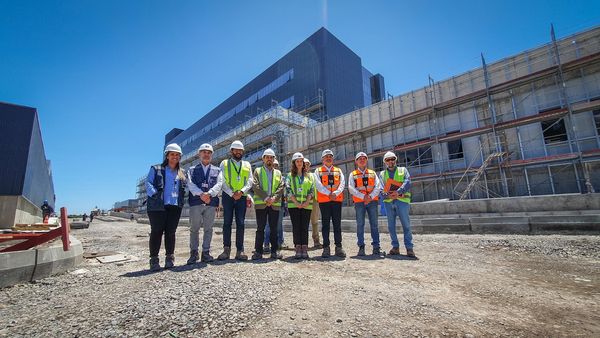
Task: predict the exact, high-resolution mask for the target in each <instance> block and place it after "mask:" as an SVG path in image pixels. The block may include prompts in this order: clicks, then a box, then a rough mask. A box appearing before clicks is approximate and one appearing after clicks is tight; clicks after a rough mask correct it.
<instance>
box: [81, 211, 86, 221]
mask: <svg viewBox="0 0 600 338" xmlns="http://www.w3.org/2000/svg"><path fill="white" fill-rule="evenodd" d="M81 218H82V219H83V221H84V222H85V221H86V220H87V214H86V213H83V216H81Z"/></svg>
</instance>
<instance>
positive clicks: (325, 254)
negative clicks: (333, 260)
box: [321, 246, 331, 258]
mask: <svg viewBox="0 0 600 338" xmlns="http://www.w3.org/2000/svg"><path fill="white" fill-rule="evenodd" d="M329 256H331V248H329V247H328V246H324V247H323V253H322V254H321V257H323V258H328V257H329Z"/></svg>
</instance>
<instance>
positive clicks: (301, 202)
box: [286, 153, 315, 259]
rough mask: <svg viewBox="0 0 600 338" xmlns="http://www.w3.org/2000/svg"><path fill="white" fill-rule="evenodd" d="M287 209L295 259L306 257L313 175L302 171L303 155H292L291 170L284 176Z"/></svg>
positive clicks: (313, 185) (313, 186)
mask: <svg viewBox="0 0 600 338" xmlns="http://www.w3.org/2000/svg"><path fill="white" fill-rule="evenodd" d="M286 189H287V196H288V209H289V213H290V219H291V221H292V230H293V235H294V247H295V249H296V255H295V256H294V257H295V258H297V259H300V258H308V223H309V222H310V213H311V211H312V199H313V197H314V196H313V194H314V189H315V182H314V179H313V175H310V174H307V173H305V172H304V156H303V155H302V154H301V153H295V154H294V155H293V156H292V170H291V172H290V174H289V175H287V178H286Z"/></svg>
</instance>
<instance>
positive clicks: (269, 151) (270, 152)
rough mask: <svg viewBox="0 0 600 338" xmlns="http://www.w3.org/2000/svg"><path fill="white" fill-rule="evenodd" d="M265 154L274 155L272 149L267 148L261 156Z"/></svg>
mask: <svg viewBox="0 0 600 338" xmlns="http://www.w3.org/2000/svg"><path fill="white" fill-rule="evenodd" d="M265 156H273V157H275V152H274V151H273V149H271V148H269V149H267V150H265V151H264V152H263V154H262V157H265Z"/></svg>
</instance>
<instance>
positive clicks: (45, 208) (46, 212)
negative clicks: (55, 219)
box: [41, 200, 54, 220]
mask: <svg viewBox="0 0 600 338" xmlns="http://www.w3.org/2000/svg"><path fill="white" fill-rule="evenodd" d="M41 209H42V218H44V219H46V220H47V219H48V218H49V217H50V215H52V213H53V212H54V209H53V208H52V207H51V206H50V205H49V204H48V200H44V203H43V204H42V206H41Z"/></svg>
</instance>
